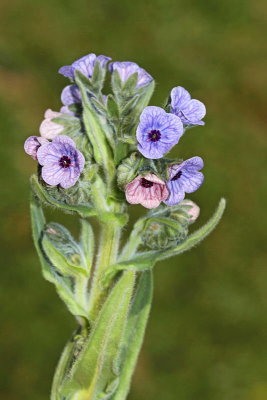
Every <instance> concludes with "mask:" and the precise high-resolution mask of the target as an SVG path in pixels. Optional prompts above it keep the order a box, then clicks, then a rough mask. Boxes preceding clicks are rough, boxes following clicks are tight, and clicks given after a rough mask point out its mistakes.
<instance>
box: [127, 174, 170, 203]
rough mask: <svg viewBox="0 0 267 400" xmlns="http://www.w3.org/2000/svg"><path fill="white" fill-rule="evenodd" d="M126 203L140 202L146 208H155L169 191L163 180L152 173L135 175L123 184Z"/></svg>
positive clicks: (165, 197)
mask: <svg viewBox="0 0 267 400" xmlns="http://www.w3.org/2000/svg"><path fill="white" fill-rule="evenodd" d="M125 195H126V199H127V201H128V203H131V204H142V206H144V207H146V208H155V207H158V206H159V205H160V203H161V202H162V201H164V200H166V199H167V197H168V195H169V192H168V189H167V187H166V184H165V182H163V181H162V180H161V179H159V178H158V177H157V176H156V175H154V174H148V175H146V176H145V177H143V176H140V175H139V176H137V177H136V178H135V179H134V180H133V181H132V182H130V183H128V184H127V185H126V186H125Z"/></svg>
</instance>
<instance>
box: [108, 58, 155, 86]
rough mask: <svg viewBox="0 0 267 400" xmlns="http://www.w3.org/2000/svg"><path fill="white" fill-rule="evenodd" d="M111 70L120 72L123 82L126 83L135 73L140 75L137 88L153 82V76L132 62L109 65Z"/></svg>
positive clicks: (118, 62) (117, 62)
mask: <svg viewBox="0 0 267 400" xmlns="http://www.w3.org/2000/svg"><path fill="white" fill-rule="evenodd" d="M109 70H110V72H111V73H112V72H113V71H115V70H116V71H118V73H119V75H120V78H121V80H122V82H126V81H127V79H128V78H130V76H131V75H133V74H134V73H135V72H137V73H138V81H137V87H141V86H145V85H147V84H148V83H149V82H151V81H152V80H153V78H152V76H151V75H149V73H148V72H146V71H145V70H144V69H143V68H141V67H139V65H138V64H136V63H134V62H130V61H116V62H112V63H111V64H110V65H109Z"/></svg>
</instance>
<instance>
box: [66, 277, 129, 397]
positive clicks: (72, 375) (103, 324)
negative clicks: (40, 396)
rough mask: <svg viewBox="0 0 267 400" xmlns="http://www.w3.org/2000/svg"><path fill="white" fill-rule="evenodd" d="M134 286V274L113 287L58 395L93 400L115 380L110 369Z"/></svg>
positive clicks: (120, 340)
mask: <svg viewBox="0 0 267 400" xmlns="http://www.w3.org/2000/svg"><path fill="white" fill-rule="evenodd" d="M134 283H135V274H134V273H132V272H127V273H125V274H123V275H122V277H121V278H120V279H119V281H118V282H117V283H116V284H115V286H114V288H113V289H112V291H111V293H110V294H109V296H108V298H107V300H106V302H105V303H104V305H103V307H102V309H101V311H100V313H99V316H98V319H97V320H96V323H95V325H94V327H93V330H92V332H91V334H90V336H89V338H88V340H87V342H86V343H85V345H84V348H83V350H82V352H81V354H80V356H79V357H78V359H77V360H76V362H75V364H74V366H73V368H72V369H71V371H70V372H69V374H68V377H67V378H66V381H65V382H64V383H63V385H62V388H61V391H60V393H61V394H62V395H67V394H68V395H71V398H73V399H79V400H88V399H91V400H96V399H97V398H99V396H100V395H103V393H104V392H105V389H106V388H107V386H108V385H110V384H111V383H112V382H113V381H114V379H116V377H117V372H118V371H116V370H114V365H115V364H116V362H117V361H118V359H119V356H120V352H121V346H122V340H123V336H124V333H125V328H126V322H127V316H128V313H129V308H130V307H131V298H132V294H133V290H134ZM72 396H73V397H72ZM100 398H101V397H100Z"/></svg>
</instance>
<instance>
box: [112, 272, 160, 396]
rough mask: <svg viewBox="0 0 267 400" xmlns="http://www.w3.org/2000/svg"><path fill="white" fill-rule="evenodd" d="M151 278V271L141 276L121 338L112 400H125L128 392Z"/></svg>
mask: <svg viewBox="0 0 267 400" xmlns="http://www.w3.org/2000/svg"><path fill="white" fill-rule="evenodd" d="M152 295H153V276H152V272H151V271H145V272H143V273H142V274H141V276H140V278H139V280H138V283H137V287H136V292H135V296H134V298H133V300H132V306H131V310H130V313H129V316H128V320H127V328H126V331H125V335H124V338H123V351H122V356H121V365H122V368H121V372H120V380H119V387H118V389H117V390H116V393H115V395H114V397H112V400H125V399H126V396H127V394H128V392H129V388H130V383H131V378H132V375H133V372H134V369H135V365H136V362H137V358H138V355H139V352H140V349H141V346H142V343H143V340H144V334H145V329H146V325H147V320H148V316H149V312H150V309H151V303H152Z"/></svg>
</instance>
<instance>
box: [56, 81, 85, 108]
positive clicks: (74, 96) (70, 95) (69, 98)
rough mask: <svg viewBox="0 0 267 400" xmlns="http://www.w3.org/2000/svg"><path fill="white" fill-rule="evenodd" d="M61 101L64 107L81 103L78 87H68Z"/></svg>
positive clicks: (64, 90)
mask: <svg viewBox="0 0 267 400" xmlns="http://www.w3.org/2000/svg"><path fill="white" fill-rule="evenodd" d="M61 101H62V104H64V106H70V105H71V104H76V103H81V102H82V98H81V93H80V90H79V88H78V86H77V85H68V86H66V87H65V88H64V89H63V90H62V93H61Z"/></svg>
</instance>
